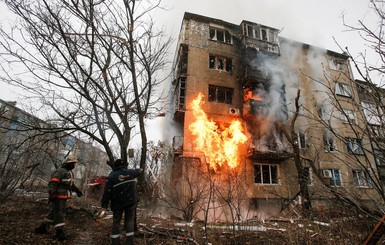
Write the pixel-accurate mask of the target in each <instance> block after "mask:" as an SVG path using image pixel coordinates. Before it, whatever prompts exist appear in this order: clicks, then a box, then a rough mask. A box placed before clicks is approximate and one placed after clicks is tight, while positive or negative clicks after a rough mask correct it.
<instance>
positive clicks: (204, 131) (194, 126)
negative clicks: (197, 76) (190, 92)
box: [189, 93, 247, 171]
mask: <svg viewBox="0 0 385 245" xmlns="http://www.w3.org/2000/svg"><path fill="white" fill-rule="evenodd" d="M202 97H203V96H202V94H201V93H199V94H198V97H197V98H196V99H195V100H193V101H192V103H191V107H192V110H193V116H194V118H195V121H194V122H193V123H191V124H190V126H189V129H190V131H191V133H192V134H193V135H194V136H195V137H196V138H195V140H194V144H195V145H194V146H195V149H196V150H197V151H202V152H203V153H204V154H205V156H206V159H207V161H208V163H209V166H210V168H212V169H214V170H215V171H216V170H217V168H218V166H219V167H223V166H228V167H230V168H235V167H237V166H238V165H239V162H240V156H239V152H240V151H239V147H240V146H241V144H242V143H244V142H246V140H247V137H246V135H244V134H243V132H242V131H243V129H242V125H241V122H240V121H239V120H232V121H231V123H230V125H229V126H228V127H225V128H221V127H219V126H218V125H217V124H216V123H215V122H213V121H211V120H209V119H208V117H207V115H206V113H205V112H204V111H203V110H202V108H201V103H202Z"/></svg>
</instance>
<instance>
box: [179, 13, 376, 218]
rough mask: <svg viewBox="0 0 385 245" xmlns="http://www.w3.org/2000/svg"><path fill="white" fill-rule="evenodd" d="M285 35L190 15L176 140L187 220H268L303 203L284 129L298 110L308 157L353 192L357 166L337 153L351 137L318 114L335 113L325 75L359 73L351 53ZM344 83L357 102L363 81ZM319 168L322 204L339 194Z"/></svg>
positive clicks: (344, 91)
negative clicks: (334, 131)
mask: <svg viewBox="0 0 385 245" xmlns="http://www.w3.org/2000/svg"><path fill="white" fill-rule="evenodd" d="M278 34H279V30H278V29H275V28H271V27H268V26H264V25H261V24H257V23H254V22H250V21H242V22H241V23H240V24H232V23H228V22H225V21H222V20H219V19H214V18H209V17H205V16H200V15H196V14H192V13H185V15H184V18H183V21H182V25H181V30H180V35H179V42H178V48H177V55H176V59H175V79H174V80H173V88H174V97H173V98H174V105H175V108H174V109H175V110H174V121H175V122H176V123H177V124H179V125H180V128H181V131H180V134H179V135H177V136H175V137H174V141H173V142H174V154H175V160H174V166H173V172H172V174H173V176H172V179H173V181H174V185H173V188H172V191H173V192H174V194H175V195H177V196H178V197H179V199H180V200H179V201H178V205H179V206H180V207H179V208H178V209H179V210H184V211H183V213H184V216H185V218H187V219H188V218H194V217H198V218H203V217H205V218H208V219H210V220H223V219H227V220H240V219H248V218H251V217H259V218H266V217H270V216H274V215H278V214H279V213H280V212H281V211H282V209H283V207H284V206H285V205H287V203H288V202H290V201H292V200H297V201H299V202H300V201H301V196H300V195H298V193H299V186H298V181H297V179H298V173H297V170H296V167H295V164H294V161H293V158H292V153H293V152H292V145H291V144H289V142H288V140H287V139H286V138H285V137H284V134H283V131H282V130H280V127H281V129H282V127H283V128H285V127H286V128H287V127H288V125H289V124H290V118H292V116H293V115H294V113H295V112H296V114H297V115H298V119H297V121H296V125H295V127H296V132H297V136H296V137H297V138H296V139H295V144H298V147H299V149H300V151H301V154H302V155H308V156H309V158H310V157H314V156H315V155H316V154H317V156H318V157H319V159H320V161H319V162H317V166H316V168H317V171H318V172H319V173H320V174H321V177H322V176H323V177H325V178H328V180H329V181H330V184H331V185H333V186H335V187H337V188H338V187H341V188H342V187H344V188H346V189H350V188H352V186H351V183H352V182H354V179H352V178H353V176H351V174H350V173H351V172H352V170H351V169H349V168H348V167H347V166H346V165H342V164H340V163H339V162H338V161H337V160H336V159H335V158H334V157H333V156H332V155H333V154H334V153H336V149H339V150H342V149H344V147H343V146H342V144H343V143H342V142H338V146H337V139H334V138H333V137H332V136H329V135H328V134H327V133H328V132H327V130H326V129H322V125H321V124H319V123H317V122H316V121H314V120H312V119H311V115H315V114H317V112H320V111H322V110H324V112H326V111H328V113H329V114H328V115H329V116H330V110H328V106H330V104H329V103H328V102H327V101H328V98H330V97H328V96H327V95H328V94H330V93H332V92H331V90H330V91H327V89H326V87H327V86H325V83H326V82H325V81H324V79H323V78H324V74H325V72H327V73H330V74H334V75H336V74H339V73H340V72H341V71H344V74H345V75H346V74H347V77H351V76H352V75H351V71H350V66H349V62H348V57H347V56H346V55H344V54H340V53H336V52H333V51H329V50H324V49H321V48H317V47H312V46H310V45H307V44H303V43H300V42H296V41H292V40H288V39H285V38H283V37H279V36H278ZM335 83H336V91H335V93H336V94H337V95H338V96H340V97H341V103H343V104H346V106H350V104H351V103H349V101H347V99H351V98H355V96H352V93H355V91H354V87H353V86H351V85H350V84H349V80H348V79H342V78H341V79H340V80H338V81H337V80H335ZM329 85H330V84H329ZM337 88H339V89H337ZM298 90H300V91H302V94H301V96H300V97H299V98H298V101H299V106H296V105H295V99H296V95H297V91H298ZM331 120H336V119H335V117H332V119H331ZM335 123H337V124H339V125H340V126H343V123H341V122H337V121H336V122H335ZM347 134H348V132H347ZM310 145H312V146H313V147H310ZM313 167H314V166H313ZM313 171H314V168H313V170H312V168H311V167H310V166H308V167H306V166H305V168H304V173H305V175H306V176H305V177H306V179H307V180H308V186H309V188H310V189H311V193H312V196H311V198H312V201H313V203H314V205H318V206H323V205H326V202H327V201H325V200H329V199H330V198H332V196H330V195H329V196H328V195H327V194H325V192H324V191H323V190H322V185H318V184H317V178H316V175H315V174H314V173H313ZM318 172H317V173H318ZM368 191H370V190H368ZM363 199H364V198H363Z"/></svg>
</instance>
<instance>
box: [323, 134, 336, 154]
mask: <svg viewBox="0 0 385 245" xmlns="http://www.w3.org/2000/svg"><path fill="white" fill-rule="evenodd" d="M324 148H325V151H327V152H334V151H336V142H335V140H334V138H333V137H332V136H330V135H329V134H328V133H325V134H324Z"/></svg>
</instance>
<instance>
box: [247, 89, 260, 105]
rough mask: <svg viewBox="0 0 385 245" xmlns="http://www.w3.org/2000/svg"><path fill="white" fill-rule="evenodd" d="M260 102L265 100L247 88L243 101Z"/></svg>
mask: <svg viewBox="0 0 385 245" xmlns="http://www.w3.org/2000/svg"><path fill="white" fill-rule="evenodd" d="M250 99H252V100H258V101H263V100H264V99H263V98H262V97H261V96H259V95H258V94H254V93H253V91H252V90H251V89H250V88H245V89H244V90H243V101H244V102H246V101H248V100H250Z"/></svg>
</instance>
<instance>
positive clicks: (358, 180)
mask: <svg viewBox="0 0 385 245" xmlns="http://www.w3.org/2000/svg"><path fill="white" fill-rule="evenodd" d="M353 178H354V183H355V184H356V187H359V188H363V187H364V188H365V187H366V188H367V187H370V186H371V185H370V176H369V175H368V173H367V172H366V171H364V170H362V169H359V170H353Z"/></svg>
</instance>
